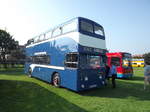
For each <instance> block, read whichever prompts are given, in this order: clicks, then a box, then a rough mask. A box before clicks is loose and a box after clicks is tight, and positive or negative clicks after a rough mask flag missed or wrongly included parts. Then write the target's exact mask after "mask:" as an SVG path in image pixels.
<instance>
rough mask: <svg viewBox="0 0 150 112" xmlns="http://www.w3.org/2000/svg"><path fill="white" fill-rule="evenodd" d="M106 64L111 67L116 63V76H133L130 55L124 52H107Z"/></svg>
mask: <svg viewBox="0 0 150 112" xmlns="http://www.w3.org/2000/svg"><path fill="white" fill-rule="evenodd" d="M106 55H107V64H108V65H109V67H111V66H112V65H111V64H112V63H113V62H115V63H116V65H117V78H131V77H132V76H133V68H132V56H131V54H130V53H126V52H115V53H107V54H106Z"/></svg>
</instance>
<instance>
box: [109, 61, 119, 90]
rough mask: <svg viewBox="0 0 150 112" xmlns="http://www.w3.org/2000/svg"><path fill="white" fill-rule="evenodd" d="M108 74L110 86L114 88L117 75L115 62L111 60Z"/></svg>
mask: <svg viewBox="0 0 150 112" xmlns="http://www.w3.org/2000/svg"><path fill="white" fill-rule="evenodd" d="M110 75H111V77H112V88H116V81H115V79H116V77H117V70H116V63H115V62H112V66H111V69H110Z"/></svg>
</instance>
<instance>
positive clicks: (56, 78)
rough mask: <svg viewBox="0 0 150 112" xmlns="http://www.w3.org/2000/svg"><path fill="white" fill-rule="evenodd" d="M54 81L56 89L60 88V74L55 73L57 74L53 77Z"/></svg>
mask: <svg viewBox="0 0 150 112" xmlns="http://www.w3.org/2000/svg"><path fill="white" fill-rule="evenodd" d="M52 81H53V85H54V86H55V87H60V76H59V74H58V73H55V74H54V75H53V79H52Z"/></svg>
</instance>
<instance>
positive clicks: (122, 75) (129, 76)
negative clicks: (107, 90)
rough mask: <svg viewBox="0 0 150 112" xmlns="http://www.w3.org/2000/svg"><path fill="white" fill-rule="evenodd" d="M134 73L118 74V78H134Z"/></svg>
mask: <svg viewBox="0 0 150 112" xmlns="http://www.w3.org/2000/svg"><path fill="white" fill-rule="evenodd" d="M132 76H133V74H117V78H132Z"/></svg>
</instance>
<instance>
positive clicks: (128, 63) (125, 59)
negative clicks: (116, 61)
mask: <svg viewBox="0 0 150 112" xmlns="http://www.w3.org/2000/svg"><path fill="white" fill-rule="evenodd" d="M131 61H132V58H131V57H126V56H124V57H123V66H124V67H130V66H131Z"/></svg>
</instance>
